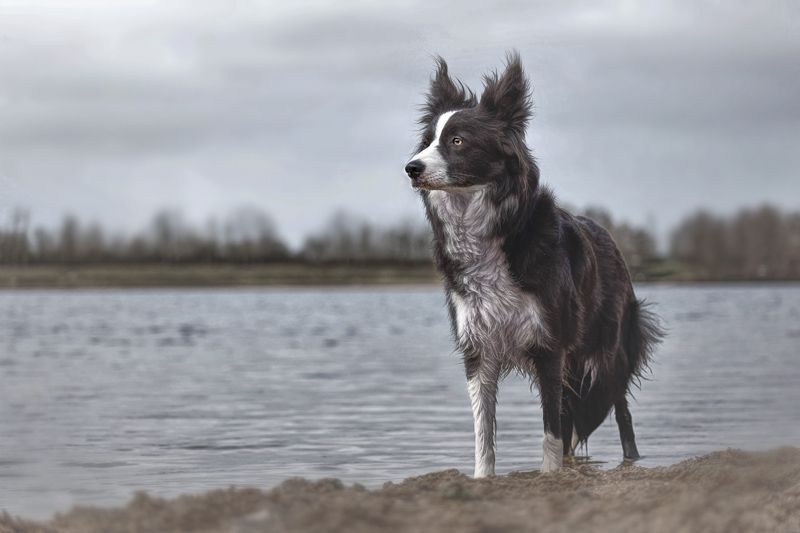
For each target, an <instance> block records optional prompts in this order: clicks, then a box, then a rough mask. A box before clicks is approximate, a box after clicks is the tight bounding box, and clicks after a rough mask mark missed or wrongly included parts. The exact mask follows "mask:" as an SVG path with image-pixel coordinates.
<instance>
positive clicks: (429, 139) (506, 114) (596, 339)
mask: <svg viewBox="0 0 800 533" xmlns="http://www.w3.org/2000/svg"><path fill="white" fill-rule="evenodd" d="M437 67H438V68H437V70H436V73H435V76H434V78H433V79H432V81H431V86H430V91H429V94H428V98H427V103H426V105H425V108H424V114H423V116H422V118H421V120H420V124H421V125H422V139H421V142H420V145H419V147H418V153H417V155H415V156H414V157H413V158H412V159H411V161H410V162H409V163H408V165H407V166H406V172H407V173H408V175H409V177H410V178H411V180H412V185H413V186H414V188H415V189H418V190H419V191H420V194H421V196H422V200H423V202H424V204H425V208H426V212H427V216H428V219H429V220H430V223H431V227H432V228H433V234H434V255H435V261H436V265H437V267H438V269H439V271H440V272H441V274H442V277H443V278H444V286H445V291H446V294H447V302H448V307H449V311H450V319H451V325H452V331H453V336H454V338H455V341H456V344H457V346H458V349H459V351H460V352H461V353H462V354H463V357H464V366H465V369H466V375H467V388H468V391H469V394H470V399H471V402H472V409H473V415H474V421H475V476H476V477H481V476H486V475H492V474H494V463H495V404H496V395H497V387H498V383H499V381H500V380H501V378H502V377H503V376H504V375H506V374H507V373H508V372H510V371H515V370H516V371H519V372H521V373H523V374H525V375H527V376H529V377H530V378H531V379H532V380H533V381H534V382H535V383H536V385H537V387H538V390H539V395H540V398H541V404H542V410H543V417H544V432H545V438H544V445H543V447H544V453H543V463H542V470H543V471H551V470H555V469H557V468H559V467H560V466H561V464H562V457H563V455H564V454H568V455H569V454H572V453H574V450H575V447H576V445H577V444H578V443H579V442H582V441H586V439H587V438H588V437H589V435H590V434H591V433H592V432H593V431H594V430H595V429H596V428H597V427H598V426H599V425H600V424H601V423H602V422H603V420H604V419H605V418H606V416H607V415H608V414H609V412H610V410H611V408H612V407H613V408H614V409H615V413H616V419H617V423H618V425H619V431H620V439H621V442H622V448H623V454H624V457H625V458H629V459H636V458H638V451H637V449H636V443H635V440H634V433H633V423H632V420H631V415H630V412H629V410H628V405H627V394H628V391H629V388H630V386H631V382H632V380H634V379H635V378H637V377H638V376H640V375H641V373H642V371H643V369H644V368H645V366H646V364H647V361H648V359H649V356H650V354H651V351H652V349H653V347H654V345H655V344H656V343H657V342H658V341H659V339H660V337H661V335H662V333H661V331H660V329H659V327H658V323H657V320H656V318H655V317H654V316H653V315H652V314H651V313H650V312H648V311H647V310H646V309H645V307H644V305H643V304H642V302H641V301H640V300H637V298H636V296H635V295H634V291H633V286H632V284H631V279H630V275H629V274H628V269H627V267H626V265H625V262H624V260H623V258H622V255H621V254H620V252H619V249H618V248H617V246H616V245H615V243H614V241H613V239H612V238H611V236H610V235H609V234H608V232H607V231H606V230H605V229H603V228H602V227H600V226H599V225H598V224H596V223H595V222H593V221H592V220H590V219H587V218H584V217H575V216H573V215H571V214H569V213H568V212H566V211H565V210H563V209H561V208H559V207H558V205H557V204H556V202H555V200H554V198H553V195H552V194H551V192H550V191H549V190H547V189H546V188H544V187H542V186H540V184H539V169H538V167H537V166H536V163H535V161H534V159H533V157H532V156H531V154H530V152H529V150H528V147H527V145H526V143H525V130H526V127H527V123H528V120H529V117H530V114H531V101H530V92H529V86H528V81H527V80H526V78H525V75H524V72H523V69H522V66H521V64H520V59H519V57H518V55H516V54H513V55H510V56H509V57H508V61H507V65H506V68H505V71H504V72H503V73H502V75H497V74H496V73H495V74H492V75H489V76H486V77H485V78H484V90H483V94H482V95H481V97H480V100H478V99H477V98H476V96H475V95H474V94H473V93H472V92H471V91H470V90H469V89H468V88H466V87H465V86H464V85H463V84H461V83H460V82H458V81H453V80H452V79H451V78H450V77H449V75H448V72H447V64H446V63H445V62H444V60H442V59H439V60H438V62H437Z"/></svg>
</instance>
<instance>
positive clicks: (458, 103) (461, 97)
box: [419, 56, 476, 126]
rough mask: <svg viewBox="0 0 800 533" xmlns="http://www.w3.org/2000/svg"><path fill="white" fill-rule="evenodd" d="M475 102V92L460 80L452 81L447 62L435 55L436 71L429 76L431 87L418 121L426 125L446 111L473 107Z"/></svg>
mask: <svg viewBox="0 0 800 533" xmlns="http://www.w3.org/2000/svg"><path fill="white" fill-rule="evenodd" d="M475 103H476V101H475V93H473V92H472V91H471V90H470V89H469V88H468V87H466V86H465V85H464V84H463V83H461V82H460V81H458V80H456V81H453V80H452V79H451V78H450V75H449V74H448V73H447V62H445V60H444V59H442V57H441V56H437V57H436V73H435V74H434V76H433V78H431V87H430V89H429V90H428V98H427V100H426V102H425V106H424V107H423V115H422V117H421V118H420V120H419V123H420V124H421V125H422V126H427V125H428V124H430V123H431V122H432V121H433V119H435V118H436V117H438V116H439V115H441V114H442V113H444V112H446V111H453V110H454V109H460V108H463V107H473V106H474V105H475Z"/></svg>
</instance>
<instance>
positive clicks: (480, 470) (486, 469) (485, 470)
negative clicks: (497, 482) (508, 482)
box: [473, 465, 494, 479]
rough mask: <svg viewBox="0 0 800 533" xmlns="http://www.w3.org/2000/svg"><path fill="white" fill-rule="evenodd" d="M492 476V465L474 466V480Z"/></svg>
mask: <svg viewBox="0 0 800 533" xmlns="http://www.w3.org/2000/svg"><path fill="white" fill-rule="evenodd" d="M493 475H494V465H491V466H489V465H475V475H474V476H473V477H474V478H475V479H480V478H484V477H489V476H493Z"/></svg>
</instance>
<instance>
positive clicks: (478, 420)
mask: <svg viewBox="0 0 800 533" xmlns="http://www.w3.org/2000/svg"><path fill="white" fill-rule="evenodd" d="M470 363H472V364H470ZM466 367H467V390H468V391H469V398H470V403H471V404H472V416H473V419H474V422H475V477H476V478H481V477H486V476H493V475H494V455H495V427H496V420H495V409H496V405H497V384H498V382H499V381H500V367H499V365H497V364H492V363H489V364H486V363H485V362H482V361H480V359H478V360H477V361H472V362H469V361H468V362H467V365H466Z"/></svg>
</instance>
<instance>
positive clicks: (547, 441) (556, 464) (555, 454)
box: [542, 433, 564, 473]
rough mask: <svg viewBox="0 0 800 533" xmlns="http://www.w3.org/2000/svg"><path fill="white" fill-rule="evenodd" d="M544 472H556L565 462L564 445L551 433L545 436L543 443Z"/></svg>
mask: <svg viewBox="0 0 800 533" xmlns="http://www.w3.org/2000/svg"><path fill="white" fill-rule="evenodd" d="M542 451H543V452H544V453H543V454H542V456H543V458H542V472H545V473H546V472H555V471H556V470H558V469H559V468H561V465H562V463H563V461H564V443H563V442H562V441H561V439H557V438H555V437H554V436H553V435H551V434H550V433H545V434H544V441H542Z"/></svg>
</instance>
